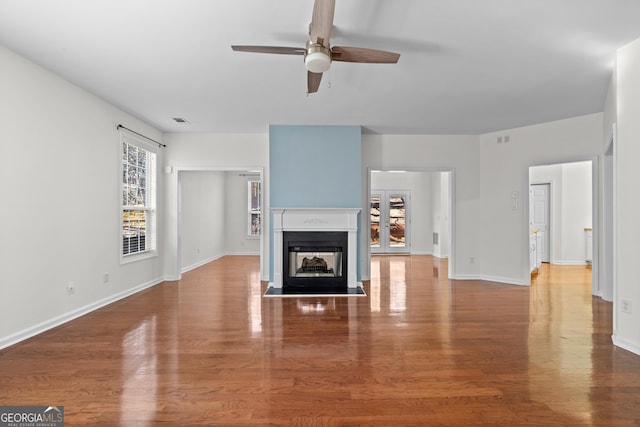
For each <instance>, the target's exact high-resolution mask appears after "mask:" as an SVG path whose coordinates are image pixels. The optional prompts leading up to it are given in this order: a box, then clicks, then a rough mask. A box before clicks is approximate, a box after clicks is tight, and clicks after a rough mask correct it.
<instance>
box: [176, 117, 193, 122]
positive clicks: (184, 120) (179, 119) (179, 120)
mask: <svg viewBox="0 0 640 427" xmlns="http://www.w3.org/2000/svg"><path fill="white" fill-rule="evenodd" d="M173 121H174V122H176V123H189V120H187V119H183V118H182V117H174V118H173Z"/></svg>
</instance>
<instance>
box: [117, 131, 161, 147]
mask: <svg viewBox="0 0 640 427" xmlns="http://www.w3.org/2000/svg"><path fill="white" fill-rule="evenodd" d="M120 128H122V129H126V130H128V131H129V132H133V133H135V134H136V135H138V136H141V137H143V138H146V139H148V140H149V141H152V142H155V143H156V144H158V145H159V146H160V147H163V148H165V147H166V145H165V144H163V143H162V142H158V141H156V140H155V139H151V138H149V137H148V136H144V135H143V134H141V133H138V132H136V131H135V130H133V129H129V128H128V127H126V126H122V125H118V129H120Z"/></svg>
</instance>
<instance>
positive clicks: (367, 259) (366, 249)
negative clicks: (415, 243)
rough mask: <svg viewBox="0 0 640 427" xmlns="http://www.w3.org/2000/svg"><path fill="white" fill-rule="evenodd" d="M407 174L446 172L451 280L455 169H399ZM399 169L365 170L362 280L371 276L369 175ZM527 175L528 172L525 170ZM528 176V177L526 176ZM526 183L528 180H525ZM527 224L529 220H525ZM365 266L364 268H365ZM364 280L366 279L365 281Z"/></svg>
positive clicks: (451, 272) (451, 273) (452, 273)
mask: <svg viewBox="0 0 640 427" xmlns="http://www.w3.org/2000/svg"><path fill="white" fill-rule="evenodd" d="M400 169H401V170H403V171H407V172H448V173H449V174H450V176H449V201H448V204H449V215H450V220H449V258H448V262H447V270H448V271H447V277H448V278H450V279H451V278H453V277H455V274H456V259H457V258H456V225H457V224H456V204H455V199H456V171H455V168H400ZM397 170H399V169H393V168H390V169H380V168H372V167H368V168H367V176H366V179H367V192H366V193H364V194H363V195H362V204H363V206H365V207H366V208H367V211H366V212H367V214H366V215H363V217H362V218H361V226H362V229H363V230H366V233H362V236H361V239H360V244H361V253H362V255H361V259H362V262H363V270H362V272H363V279H365V277H366V278H369V277H370V275H371V267H370V266H371V236H370V230H371V215H369V214H368V212H369V211H368V209H369V206H370V203H371V173H372V172H374V171H375V172H393V171H397ZM527 173H528V170H527ZM527 176H528V175H527ZM527 182H528V178H527ZM527 222H529V218H527ZM365 266H366V267H365ZM365 280H366V279H365Z"/></svg>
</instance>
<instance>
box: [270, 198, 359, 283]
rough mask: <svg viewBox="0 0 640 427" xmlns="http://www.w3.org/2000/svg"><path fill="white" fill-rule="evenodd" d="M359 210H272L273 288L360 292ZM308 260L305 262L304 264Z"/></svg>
mask: <svg viewBox="0 0 640 427" xmlns="http://www.w3.org/2000/svg"><path fill="white" fill-rule="evenodd" d="M359 212H360V209H348V208H347V209H343V208H317V209H311V208H287V209H271V213H272V215H273V216H272V218H273V282H271V283H270V284H269V286H270V287H273V288H283V291H284V290H286V289H297V290H299V291H301V292H303V293H304V292H305V291H304V288H305V287H308V288H310V289H311V288H317V287H318V286H323V287H325V288H326V289H327V290H329V291H332V290H335V291H343V290H345V289H347V290H349V289H351V290H352V289H357V288H360V287H361V283H360V282H358V280H357V274H358V273H357V270H358V238H357V236H358V213H359ZM305 258H306V261H305ZM314 270H315V271H314Z"/></svg>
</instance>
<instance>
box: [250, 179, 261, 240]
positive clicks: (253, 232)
mask: <svg viewBox="0 0 640 427" xmlns="http://www.w3.org/2000/svg"><path fill="white" fill-rule="evenodd" d="M248 195H249V197H248V203H247V206H248V207H249V209H248V210H249V217H248V224H249V227H248V235H249V237H258V236H260V232H261V228H262V216H261V214H262V212H261V209H260V205H261V199H262V190H261V188H260V181H258V180H256V179H252V178H250V179H249V181H248Z"/></svg>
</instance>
